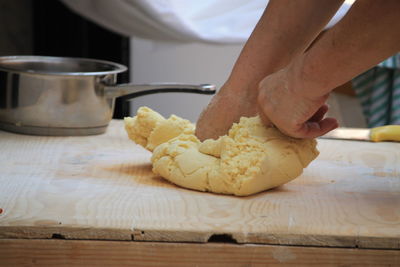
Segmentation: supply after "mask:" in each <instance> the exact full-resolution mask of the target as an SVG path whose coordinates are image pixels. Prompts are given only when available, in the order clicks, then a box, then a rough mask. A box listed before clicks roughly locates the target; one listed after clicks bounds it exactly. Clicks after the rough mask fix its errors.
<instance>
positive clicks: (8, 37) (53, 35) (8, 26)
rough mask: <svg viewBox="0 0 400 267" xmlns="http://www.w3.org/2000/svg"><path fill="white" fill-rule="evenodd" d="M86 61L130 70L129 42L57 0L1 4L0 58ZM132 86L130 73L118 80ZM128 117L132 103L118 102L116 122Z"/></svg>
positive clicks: (15, 0) (5, 1) (10, 0)
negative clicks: (111, 64)
mask: <svg viewBox="0 0 400 267" xmlns="http://www.w3.org/2000/svg"><path fill="white" fill-rule="evenodd" d="M28 54H32V55H43V56H63V57H85V58H95V59H103V60H109V61H113V62H117V63H121V64H123V65H125V66H127V67H128V68H129V67H130V64H129V58H130V54H129V38H128V37H126V36H121V35H119V34H116V33H114V32H111V31H109V30H107V29H105V28H103V27H101V26H98V25H96V24H94V23H92V22H90V21H89V20H87V19H84V18H83V17H81V16H79V15H77V14H75V13H73V12H72V11H71V10H70V9H68V8H67V7H66V6H65V5H64V4H63V3H62V2H60V1H58V0H0V56H5V55H28ZM118 82H119V83H128V82H129V72H125V73H122V74H120V75H119V76H118ZM127 115H129V103H128V102H127V101H125V100H123V99H120V98H117V99H116V104H115V111H114V116H113V117H114V118H123V117H124V116H127Z"/></svg>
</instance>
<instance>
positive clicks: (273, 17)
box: [196, 0, 343, 140]
mask: <svg viewBox="0 0 400 267" xmlns="http://www.w3.org/2000/svg"><path fill="white" fill-rule="evenodd" d="M342 3H343V0H325V1H321V0H270V2H269V4H268V7H267V8H266V11H265V12H264V14H263V16H262V17H261V18H260V20H259V22H258V24H257V26H256V27H255V29H254V31H253V33H252V34H251V36H250V38H249V40H248V41H247V43H246V45H245V46H244V48H243V49H242V52H241V54H240V56H239V58H238V59H237V61H236V63H235V65H234V68H233V70H232V72H231V75H230V77H229V78H228V80H227V81H226V83H225V84H224V85H223V86H222V88H221V90H219V92H218V94H217V95H216V96H214V97H213V99H212V100H211V102H210V104H209V105H208V106H207V108H206V109H205V110H204V111H203V113H202V114H201V115H200V118H199V120H198V121H197V127H196V135H197V137H199V139H201V140H204V139H207V138H218V137H219V136H221V135H223V134H226V132H227V131H228V130H229V128H230V127H231V126H232V123H234V122H237V121H238V120H239V118H240V117H241V116H254V115H255V114H256V113H257V104H256V103H257V95H258V91H257V88H258V83H259V82H260V81H261V80H262V79H263V78H264V77H265V76H266V75H269V74H271V73H273V72H275V71H277V70H279V69H281V68H283V67H285V66H286V65H287V64H288V63H289V62H290V61H291V60H292V59H293V58H294V57H295V56H297V55H299V54H301V53H303V52H304V51H305V50H306V49H307V48H308V46H309V45H310V43H311V42H312V41H313V40H314V39H315V38H316V36H317V35H318V34H319V33H320V32H321V31H322V29H323V28H324V26H325V25H326V24H327V23H328V21H329V20H330V19H331V17H332V16H333V15H334V14H335V12H336V11H337V9H338V8H339V7H340V5H341V4H342Z"/></svg>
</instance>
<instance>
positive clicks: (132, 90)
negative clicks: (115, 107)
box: [104, 83, 216, 98]
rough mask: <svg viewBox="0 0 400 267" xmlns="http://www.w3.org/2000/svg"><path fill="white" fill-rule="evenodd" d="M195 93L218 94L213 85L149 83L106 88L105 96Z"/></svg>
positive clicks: (133, 96)
mask: <svg viewBox="0 0 400 267" xmlns="http://www.w3.org/2000/svg"><path fill="white" fill-rule="evenodd" d="M175 92H176V93H195V94H205V95H212V94H214V93H215V92H216V87H215V85H212V84H184V83H149V84H129V83H127V84H118V85H115V86H105V87H104V95H105V96H106V97H107V98H115V97H119V96H124V97H126V98H135V97H138V96H142V95H148V94H156V93H175Z"/></svg>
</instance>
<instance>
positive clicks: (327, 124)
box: [289, 118, 339, 138]
mask: <svg viewBox="0 0 400 267" xmlns="http://www.w3.org/2000/svg"><path fill="white" fill-rule="evenodd" d="M338 126H339V124H338V122H337V120H336V119H335V118H325V119H322V120H320V121H318V122H317V121H311V120H310V121H307V122H305V123H303V125H302V126H301V127H300V129H299V130H297V131H295V132H294V133H293V134H290V133H289V134H290V135H292V136H294V137H297V138H316V137H319V136H322V135H324V134H326V133H327V132H329V131H332V130H333V129H335V128H337V127H338Z"/></svg>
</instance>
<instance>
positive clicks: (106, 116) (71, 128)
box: [0, 56, 215, 136]
mask: <svg viewBox="0 0 400 267" xmlns="http://www.w3.org/2000/svg"><path fill="white" fill-rule="evenodd" d="M126 70H127V68H126V67H125V66H123V65H120V64H116V63H113V62H109V61H103V60H94V59H84V58H60V57H43V56H7V57H0V129H3V130H7V131H12V132H17V133H23V134H34V135H64V136H66V135H91V134H100V133H103V132H105V130H106V128H107V125H108V123H109V122H110V120H111V118H112V114H113V109H114V100H115V97H118V96H126V97H127V98H133V97H136V96H139V95H145V94H152V93H162V92H188V93H199V94H213V93H215V86H213V85H209V84H201V85H190V84H172V83H163V84H144V85H137V84H119V85H117V84H116V81H117V74H118V73H120V72H123V71H126Z"/></svg>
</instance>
